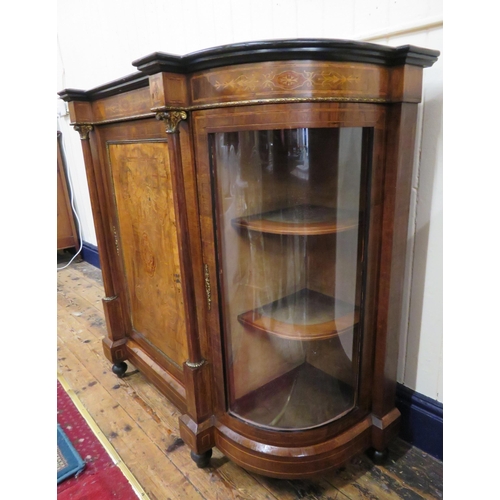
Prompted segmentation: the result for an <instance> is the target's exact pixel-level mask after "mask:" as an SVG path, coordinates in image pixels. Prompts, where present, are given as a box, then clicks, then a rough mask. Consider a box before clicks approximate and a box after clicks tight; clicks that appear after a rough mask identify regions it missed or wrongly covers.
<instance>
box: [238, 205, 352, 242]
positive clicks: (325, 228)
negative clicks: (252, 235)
mask: <svg viewBox="0 0 500 500" xmlns="http://www.w3.org/2000/svg"><path fill="white" fill-rule="evenodd" d="M358 219H359V213H356V212H354V211H352V210H340V209H336V208H330V207H322V206H317V205H297V206H294V207H287V208H280V209H278V210H272V211H270V212H264V213H261V214H255V215H250V216H246V217H239V218H237V219H234V220H233V221H232V224H233V226H235V227H240V228H245V229H249V230H251V231H259V232H262V233H271V234H288V235H295V236H308V235H319V234H332V233H340V232H342V231H349V230H351V229H355V228H357V227H358Z"/></svg>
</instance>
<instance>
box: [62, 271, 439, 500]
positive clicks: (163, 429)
mask: <svg viewBox="0 0 500 500" xmlns="http://www.w3.org/2000/svg"><path fill="white" fill-rule="evenodd" d="M103 296H104V291H103V286H102V277H101V273H100V271H99V269H97V268H95V267H94V266H92V265H90V264H87V263H86V262H74V263H73V264H71V265H70V266H69V267H68V268H66V269H64V270H61V271H58V288H57V311H58V312H57V314H58V374H59V375H60V376H61V377H63V378H64V380H65V381H66V383H67V385H68V386H69V387H70V388H71V389H72V390H73V391H74V393H75V394H76V396H77V397H78V398H79V400H80V402H81V404H82V405H83V407H84V408H85V409H86V410H87V411H88V413H89V414H90V415H91V417H92V418H93V419H94V421H95V422H96V424H97V425H98V427H99V428H100V429H101V431H102V433H103V434H104V435H105V436H106V438H107V439H108V440H109V442H110V443H111V445H112V446H113V447H114V449H115V450H116V452H117V454H118V455H119V456H120V458H121V459H122V461H123V462H124V463H125V464H126V465H127V467H128V468H129V470H130V471H131V473H132V474H133V475H134V477H135V478H136V479H137V481H138V482H139V484H140V485H141V486H142V488H143V489H144V491H146V493H147V495H148V496H149V498H150V499H152V500H155V499H157V500H166V499H179V500H180V499H206V500H233V499H234V500H242V499H248V500H275V499H280V500H295V499H311V500H313V499H316V500H333V499H337V500H348V499H350V500H361V499H362V500H393V499H400V498H404V499H408V500H417V499H435V498H442V496H443V493H442V491H443V472H442V471H443V469H442V463H441V462H439V461H438V460H435V459H434V458H432V457H430V456H428V455H426V454H425V453H423V452H422V451H420V450H418V449H417V448H413V447H411V446H410V445H408V444H406V443H405V442H404V441H401V440H396V441H395V442H394V443H393V445H392V446H391V448H390V456H389V461H388V463H387V464H386V465H385V466H375V465H373V464H372V462H371V461H370V460H369V459H368V458H367V457H366V456H365V455H361V456H359V457H356V458H355V459H353V460H351V461H350V462H349V464H347V466H345V467H343V468H341V469H339V470H335V471H332V472H330V473H328V474H325V475H324V476H323V477H321V478H318V479H316V480H305V481H299V480H294V481H286V480H278V479H271V478H266V477H262V476H259V475H256V474H252V473H249V472H247V471H245V470H244V469H242V468H241V467H239V466H237V465H236V464H234V463H233V462H231V461H230V460H228V459H227V458H226V457H225V456H224V455H223V454H222V453H221V452H220V451H219V450H217V449H214V453H213V458H212V460H211V465H210V467H207V468H206V469H198V468H197V467H196V465H195V464H194V462H193V461H192V460H191V457H190V454H189V449H188V447H187V446H186V445H185V444H184V443H183V441H182V440H181V439H180V437H179V428H178V418H179V416H180V413H179V411H178V410H177V408H176V407H175V406H173V405H172V404H171V403H170V402H169V401H168V400H167V399H166V398H165V397H164V396H163V395H162V394H161V393H160V392H159V391H158V390H157V389H156V388H155V387H154V386H153V385H152V384H150V383H149V382H148V381H147V380H146V379H145V378H144V377H143V375H142V374H141V373H140V372H139V371H137V370H136V369H135V367H134V366H132V365H131V364H130V363H129V365H130V366H129V369H128V371H127V374H126V376H125V377H124V378H123V379H118V378H117V377H116V376H115V375H114V374H113V373H112V372H111V366H110V363H109V361H108V360H107V359H106V358H105V357H104V354H103V352H102V346H101V339H102V338H103V336H104V335H105V332H106V323H105V320H104V315H103V308H102V303H101V299H102V297H103Z"/></svg>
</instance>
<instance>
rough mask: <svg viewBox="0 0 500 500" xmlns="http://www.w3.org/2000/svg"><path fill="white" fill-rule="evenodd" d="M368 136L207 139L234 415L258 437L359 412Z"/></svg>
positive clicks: (362, 132)
mask: <svg viewBox="0 0 500 500" xmlns="http://www.w3.org/2000/svg"><path fill="white" fill-rule="evenodd" d="M370 131H371V129H367V128H360V127H357V128H356V127H346V128H317V129H313V128H310V129H305V128H299V129H291V130H290V129H287V130H258V131H254V130H252V131H239V132H229V133H228V132H221V133H214V134H210V145H211V155H210V157H211V161H212V172H213V176H214V189H215V199H216V204H217V223H216V225H217V236H218V247H219V249H218V253H219V258H220V262H219V266H220V271H221V283H220V285H221V300H222V312H223V328H224V336H225V348H226V376H227V386H228V406H229V412H230V413H231V414H232V415H234V416H236V417H238V418H240V419H242V420H245V421H247V422H250V423H251V424H253V425H257V426H260V427H264V428H270V429H279V430H285V429H287V430H296V429H307V428H311V427H315V426H319V425H322V424H325V423H327V422H330V421H332V420H335V419H337V418H339V417H341V416H342V415H345V414H346V413H347V412H349V411H350V410H351V409H352V408H353V407H354V406H355V404H356V396H357V381H358V373H359V349H360V341H361V313H362V282H363V279H362V278H363V248H364V238H365V232H366V231H365V227H366V224H367V214H366V213H365V207H366V205H367V204H366V197H367V191H368V189H367V179H368V170H369V168H368V167H369V162H370V154H371V143H370V142H371V141H370V139H369V138H370Z"/></svg>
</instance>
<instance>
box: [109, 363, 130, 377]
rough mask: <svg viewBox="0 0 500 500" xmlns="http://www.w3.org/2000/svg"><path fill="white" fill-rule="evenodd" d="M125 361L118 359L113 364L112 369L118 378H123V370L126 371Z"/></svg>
mask: <svg viewBox="0 0 500 500" xmlns="http://www.w3.org/2000/svg"><path fill="white" fill-rule="evenodd" d="M127 368H128V366H127V363H125V361H119V362H118V363H115V364H114V365H113V368H112V371H113V373H114V374H115V375H116V376H117V377H118V378H123V376H124V375H125V372H126V371H127Z"/></svg>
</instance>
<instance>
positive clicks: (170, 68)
mask: <svg viewBox="0 0 500 500" xmlns="http://www.w3.org/2000/svg"><path fill="white" fill-rule="evenodd" d="M438 56H439V51H437V50H431V49H425V48H421V47H415V46H413V45H402V46H400V47H389V46H386V45H378V44H374V43H367V42H356V41H351V40H329V39H293V40H268V41H259V42H246V43H235V44H231V45H221V46H219V47H213V48H210V49H204V50H200V51H197V52H192V53H190V54H187V55H185V56H177V55H173V54H166V53H164V52H154V53H153V54H150V55H148V56H145V57H143V58H141V59H137V60H136V61H133V62H132V65H133V66H135V67H136V68H137V69H138V70H139V71H138V72H136V73H133V74H131V75H129V76H126V77H123V78H119V79H117V80H113V81H112V82H109V83H106V84H104V85H101V86H99V87H96V88H93V89H91V90H86V91H84V90H77V89H65V90H62V91H61V92H59V93H58V95H59V97H60V98H61V99H63V100H65V101H93V100H96V99H101V98H103V97H108V96H111V95H116V94H120V93H122V92H126V91H129V90H135V89H137V88H141V87H146V86H147V85H148V75H153V74H155V73H159V72H163V71H164V72H168V73H182V74H184V73H194V72H196V71H202V70H208V69H212V68H218V67H221V66H231V65H235V64H244V63H252V62H267V61H288V60H299V61H300V60H316V61H344V62H360V63H371V64H378V65H381V66H400V65H404V64H411V65H414V66H420V67H423V68H427V67H429V66H432V65H433V64H434V63H435V62H436V61H437V58H438Z"/></svg>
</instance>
